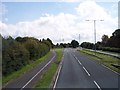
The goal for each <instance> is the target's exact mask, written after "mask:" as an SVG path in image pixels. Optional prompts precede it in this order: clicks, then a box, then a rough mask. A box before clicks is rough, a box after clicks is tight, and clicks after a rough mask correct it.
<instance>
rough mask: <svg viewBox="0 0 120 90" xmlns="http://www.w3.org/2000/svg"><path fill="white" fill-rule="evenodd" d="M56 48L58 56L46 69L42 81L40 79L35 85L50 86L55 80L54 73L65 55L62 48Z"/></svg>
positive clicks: (37, 86)
mask: <svg viewBox="0 0 120 90" xmlns="http://www.w3.org/2000/svg"><path fill="white" fill-rule="evenodd" d="M54 50H55V51H56V53H57V57H56V59H55V61H54V62H53V63H52V64H51V66H50V67H49V69H48V70H46V72H45V73H44V74H43V76H42V78H41V79H40V81H38V83H37V84H36V86H35V87H36V88H49V87H50V85H51V83H52V81H53V78H54V75H55V73H56V71H57V68H58V66H59V63H60V62H61V59H62V56H63V53H62V49H54Z"/></svg>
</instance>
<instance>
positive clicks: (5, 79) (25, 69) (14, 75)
mask: <svg viewBox="0 0 120 90" xmlns="http://www.w3.org/2000/svg"><path fill="white" fill-rule="evenodd" d="M50 54H51V52H49V53H47V54H46V55H45V56H43V57H42V58H40V59H38V60H36V61H34V62H32V63H30V64H28V65H26V66H24V67H23V68H21V69H20V70H18V71H15V72H13V73H12V74H10V75H8V76H3V77H2V84H3V85H5V84H6V83H7V82H9V81H11V80H14V79H16V78H18V77H19V76H21V75H22V74H23V73H25V72H28V71H30V70H31V69H32V68H34V67H36V66H37V65H38V64H39V63H41V62H42V61H44V60H46V59H47V58H48V57H49V56H50Z"/></svg>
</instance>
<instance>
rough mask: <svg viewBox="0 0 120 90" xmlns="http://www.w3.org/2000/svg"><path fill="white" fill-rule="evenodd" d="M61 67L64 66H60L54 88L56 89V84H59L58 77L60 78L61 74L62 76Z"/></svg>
mask: <svg viewBox="0 0 120 90" xmlns="http://www.w3.org/2000/svg"><path fill="white" fill-rule="evenodd" d="M61 68H62V67H61V66H60V68H59V71H58V74H57V78H56V80H55V84H54V87H53V90H54V89H55V87H56V85H57V82H58V78H59V76H60V71H61Z"/></svg>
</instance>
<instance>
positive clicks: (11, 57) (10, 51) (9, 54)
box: [2, 42, 29, 75]
mask: <svg viewBox="0 0 120 90" xmlns="http://www.w3.org/2000/svg"><path fill="white" fill-rule="evenodd" d="M28 60H29V52H28V51H27V50H26V48H25V47H24V46H23V45H21V44H20V43H17V42H16V43H14V44H13V45H11V46H9V48H7V49H5V50H4V51H3V61H2V66H3V67H2V68H3V70H2V71H3V75H6V74H10V73H11V72H13V71H17V70H18V69H20V68H21V67H23V66H24V65H26V64H27V63H28Z"/></svg>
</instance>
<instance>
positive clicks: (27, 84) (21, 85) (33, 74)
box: [2, 51, 56, 90]
mask: <svg viewBox="0 0 120 90" xmlns="http://www.w3.org/2000/svg"><path fill="white" fill-rule="evenodd" d="M55 57H56V53H55V51H52V54H51V55H50V57H49V58H48V59H47V60H45V61H44V62H42V63H40V64H39V65H38V66H37V67H35V68H33V69H32V70H30V71H29V72H27V73H25V74H23V75H22V76H20V77H19V78H17V79H16V80H14V81H12V82H10V83H8V84H7V85H6V86H4V87H3V89H2V90H9V89H12V90H22V89H23V90H24V89H25V88H27V89H28V88H29V89H30V88H32V87H33V86H34V84H35V83H36V82H37V81H38V80H39V78H40V75H41V74H42V72H43V71H44V69H46V68H47V67H48V66H49V65H50V63H51V62H52V61H53V60H54V59H55ZM25 90H26V89H25Z"/></svg>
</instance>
